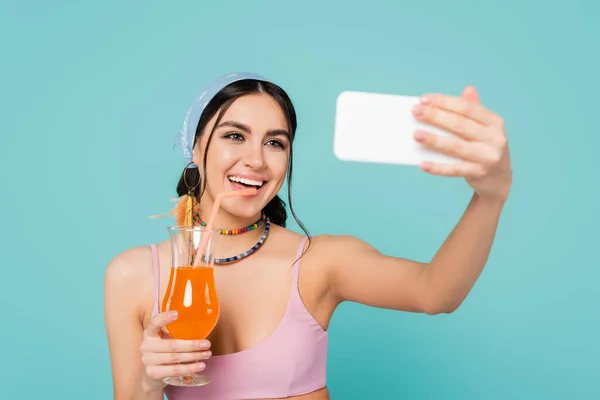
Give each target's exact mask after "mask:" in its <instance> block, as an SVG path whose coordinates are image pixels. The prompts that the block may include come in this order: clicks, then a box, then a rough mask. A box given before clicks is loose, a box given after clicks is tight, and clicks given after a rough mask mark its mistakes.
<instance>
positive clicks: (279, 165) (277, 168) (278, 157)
mask: <svg viewBox="0 0 600 400" xmlns="http://www.w3.org/2000/svg"><path fill="white" fill-rule="evenodd" d="M288 160H289V157H288V155H287V154H285V153H280V154H273V157H272V159H271V162H270V163H269V164H270V169H271V173H272V174H273V178H275V179H277V180H283V179H285V173H286V172H287V167H288Z"/></svg>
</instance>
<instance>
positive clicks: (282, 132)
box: [217, 121, 290, 139]
mask: <svg viewBox="0 0 600 400" xmlns="http://www.w3.org/2000/svg"><path fill="white" fill-rule="evenodd" d="M223 127H230V128H236V129H239V130H240V131H244V132H245V133H248V134H251V133H252V130H251V129H250V127H249V126H248V125H245V124H242V123H241V122H236V121H224V122H221V123H220V124H219V125H218V126H217V129H219V128H223ZM266 135H267V136H269V137H275V136H285V137H286V138H287V139H289V138H290V133H289V132H288V131H287V130H285V129H269V130H268V131H267V133H266Z"/></svg>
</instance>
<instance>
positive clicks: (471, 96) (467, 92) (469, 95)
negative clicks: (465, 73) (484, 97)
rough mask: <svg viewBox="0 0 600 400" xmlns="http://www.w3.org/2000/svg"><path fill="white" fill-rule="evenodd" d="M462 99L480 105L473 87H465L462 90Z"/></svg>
mask: <svg viewBox="0 0 600 400" xmlns="http://www.w3.org/2000/svg"><path fill="white" fill-rule="evenodd" d="M462 97H464V98H465V99H466V100H468V101H472V102H474V103H481V100H480V99H479V93H478V92H477V89H475V88H474V87H473V86H467V87H466V88H464V90H463V92H462Z"/></svg>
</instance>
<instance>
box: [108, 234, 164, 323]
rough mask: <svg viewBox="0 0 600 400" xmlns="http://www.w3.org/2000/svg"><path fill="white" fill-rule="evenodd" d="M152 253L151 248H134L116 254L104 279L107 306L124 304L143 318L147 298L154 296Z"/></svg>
mask: <svg viewBox="0 0 600 400" xmlns="http://www.w3.org/2000/svg"><path fill="white" fill-rule="evenodd" d="M152 279H153V275H152V250H151V248H150V246H139V247H133V248H130V249H127V250H125V251H123V252H122V253H120V254H117V255H116V256H115V257H114V258H113V259H112V260H111V261H110V262H109V264H108V266H107V267H106V271H105V275H104V296H105V302H108V301H111V302H118V303H121V302H124V303H128V304H130V305H131V306H132V307H133V310H131V311H132V312H135V313H136V314H138V315H140V317H142V315H143V312H144V310H145V309H146V308H147V307H146V304H145V303H146V298H147V297H148V294H149V293H152V285H153V282H152Z"/></svg>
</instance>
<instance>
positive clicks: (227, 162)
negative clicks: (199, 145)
mask: <svg viewBox="0 0 600 400" xmlns="http://www.w3.org/2000/svg"><path fill="white" fill-rule="evenodd" d="M238 152H239V151H238V150H237V149H235V148H232V147H228V146H213V144H211V146H210V147H209V149H208V155H207V156H208V157H207V160H206V172H207V174H208V178H209V180H210V179H211V176H212V178H214V179H221V177H222V174H223V173H224V172H225V171H227V170H229V169H230V168H231V167H232V166H233V165H234V164H235V163H236V162H237V160H239V158H240V156H239V154H238Z"/></svg>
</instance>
